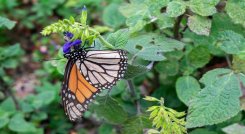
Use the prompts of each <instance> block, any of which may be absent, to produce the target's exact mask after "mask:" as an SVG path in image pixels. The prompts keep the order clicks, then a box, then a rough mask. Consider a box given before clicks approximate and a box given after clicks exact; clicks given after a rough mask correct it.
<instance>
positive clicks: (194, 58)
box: [187, 46, 211, 68]
mask: <svg viewBox="0 0 245 134" xmlns="http://www.w3.org/2000/svg"><path fill="white" fill-rule="evenodd" d="M187 58H188V61H189V64H190V65H191V66H193V67H195V68H200V67H203V66H205V65H206V64H207V63H208V62H209V60H210V59H211V55H210V54H209V52H208V49H207V48H206V47H203V46H197V47H195V48H194V49H192V50H191V52H190V53H188V55H187Z"/></svg>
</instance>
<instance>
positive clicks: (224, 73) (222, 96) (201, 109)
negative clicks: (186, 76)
mask: <svg viewBox="0 0 245 134" xmlns="http://www.w3.org/2000/svg"><path fill="white" fill-rule="evenodd" d="M200 82H202V83H203V84H204V85H205V87H204V88H203V89H202V90H201V91H200V92H199V93H198V94H197V95H196V97H195V98H193V99H192V100H191V101H190V106H189V110H188V116H187V124H186V127H187V128H193V127H201V126H205V125H213V124H217V123H220V122H223V121H225V120H227V119H229V118H231V117H233V116H235V115H236V114H237V113H238V112H239V111H240V100H239V98H240V96H241V89H240V84H239V80H238V78H237V76H236V75H235V74H234V73H233V72H232V70H230V69H222V68H221V69H214V70H211V71H209V72H207V73H206V74H204V76H203V77H202V78H201V80H200Z"/></svg>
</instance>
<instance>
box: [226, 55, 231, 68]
mask: <svg viewBox="0 0 245 134" xmlns="http://www.w3.org/2000/svg"><path fill="white" fill-rule="evenodd" d="M225 59H226V61H227V64H228V66H229V68H231V67H232V65H231V60H230V57H229V55H226V56H225Z"/></svg>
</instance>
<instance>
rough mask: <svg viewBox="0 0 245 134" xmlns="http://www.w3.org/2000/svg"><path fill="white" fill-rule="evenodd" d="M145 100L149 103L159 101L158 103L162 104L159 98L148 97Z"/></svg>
mask: <svg viewBox="0 0 245 134" xmlns="http://www.w3.org/2000/svg"><path fill="white" fill-rule="evenodd" d="M144 100H147V101H157V102H160V100H158V99H157V98H155V97H151V96H146V97H145V98H144Z"/></svg>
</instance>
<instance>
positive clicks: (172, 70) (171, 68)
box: [155, 60, 179, 76]
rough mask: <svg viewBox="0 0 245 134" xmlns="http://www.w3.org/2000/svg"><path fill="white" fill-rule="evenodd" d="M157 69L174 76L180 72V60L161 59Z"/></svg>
mask: <svg viewBox="0 0 245 134" xmlns="http://www.w3.org/2000/svg"><path fill="white" fill-rule="evenodd" d="M155 69H156V70H157V72H159V73H164V74H167V75H169V76H174V75H176V74H178V72H179V62H178V61H176V60H171V61H170V60H167V61H160V62H158V63H157V64H156V66H155Z"/></svg>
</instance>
